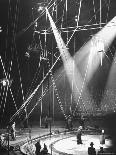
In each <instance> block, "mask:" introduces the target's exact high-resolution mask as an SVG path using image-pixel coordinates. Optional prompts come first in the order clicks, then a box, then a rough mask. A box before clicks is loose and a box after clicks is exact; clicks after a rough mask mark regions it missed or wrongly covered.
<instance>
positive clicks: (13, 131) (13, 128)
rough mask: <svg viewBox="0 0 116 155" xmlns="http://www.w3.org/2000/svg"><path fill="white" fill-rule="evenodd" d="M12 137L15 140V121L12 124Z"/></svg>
mask: <svg viewBox="0 0 116 155" xmlns="http://www.w3.org/2000/svg"><path fill="white" fill-rule="evenodd" d="M11 137H12V139H13V140H15V138H16V130H15V122H14V123H13V124H12V126H11Z"/></svg>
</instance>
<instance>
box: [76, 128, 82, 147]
mask: <svg viewBox="0 0 116 155" xmlns="http://www.w3.org/2000/svg"><path fill="white" fill-rule="evenodd" d="M82 128H83V127H82V126H79V128H78V130H77V144H83V143H82V139H81V135H82Z"/></svg>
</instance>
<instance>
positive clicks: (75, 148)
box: [21, 129, 111, 155]
mask: <svg viewBox="0 0 116 155" xmlns="http://www.w3.org/2000/svg"><path fill="white" fill-rule="evenodd" d="M61 130H62V131H63V129H59V131H61ZM44 131H45V130H44ZM43 133H47V132H43ZM34 137H38V134H35V136H34ZM38 140H40V143H41V146H42V147H43V145H44V143H45V144H46V145H47V148H48V152H49V153H51V154H53V155H59V154H62V155H63V154H70V155H71V154H73V155H77V154H78V155H86V154H87V150H88V147H89V146H90V143H91V142H93V143H94V147H95V149H96V152H97V151H98V150H99V149H100V147H101V146H102V147H103V148H109V146H111V140H110V139H106V140H105V144H104V145H101V144H100V135H93V134H92V135H91V134H83V135H82V141H83V144H80V145H77V141H76V132H67V133H65V132H64V131H63V132H62V133H53V134H52V135H51V136H50V135H48V136H47V137H43V138H37V139H36V141H33V144H35V143H36V142H37V141H38ZM26 145H27V146H29V145H31V143H29V144H28V143H26V144H25V145H23V147H21V150H22V151H23V152H24V153H25V148H26V147H25V146H26ZM29 148H30V146H29Z"/></svg>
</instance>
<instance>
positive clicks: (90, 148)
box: [88, 142, 96, 155]
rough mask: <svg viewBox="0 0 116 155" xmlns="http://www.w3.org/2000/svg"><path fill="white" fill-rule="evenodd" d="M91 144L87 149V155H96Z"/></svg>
mask: <svg viewBox="0 0 116 155" xmlns="http://www.w3.org/2000/svg"><path fill="white" fill-rule="evenodd" d="M93 145H94V144H93V142H91V143H90V147H88V155H96V150H95V148H94V147H93Z"/></svg>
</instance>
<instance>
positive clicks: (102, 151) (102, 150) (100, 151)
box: [97, 147, 104, 155]
mask: <svg viewBox="0 0 116 155" xmlns="http://www.w3.org/2000/svg"><path fill="white" fill-rule="evenodd" d="M103 153H104V149H103V147H100V150H99V151H98V153H97V155H102V154H103Z"/></svg>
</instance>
